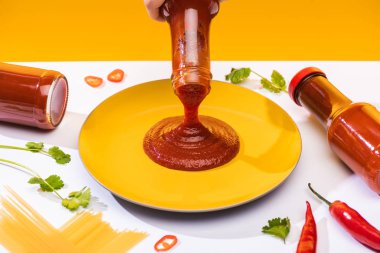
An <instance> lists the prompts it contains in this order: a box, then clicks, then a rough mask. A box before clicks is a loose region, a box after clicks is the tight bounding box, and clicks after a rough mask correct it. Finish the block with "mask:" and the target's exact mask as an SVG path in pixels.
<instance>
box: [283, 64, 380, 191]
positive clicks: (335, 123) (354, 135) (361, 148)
mask: <svg viewBox="0 0 380 253" xmlns="http://www.w3.org/2000/svg"><path fill="white" fill-rule="evenodd" d="M289 94H290V97H291V98H292V99H293V100H294V102H295V103H296V104H298V105H299V106H303V107H305V108H306V109H308V110H309V111H310V112H311V113H312V114H313V115H314V116H315V117H316V118H317V119H318V120H319V122H320V123H322V125H323V126H324V127H325V128H326V130H327V134H328V141H329V144H330V147H331V149H332V150H333V151H334V152H335V153H336V155H337V156H338V157H339V158H340V159H341V160H342V161H343V162H344V163H345V164H346V165H347V166H348V167H350V168H351V169H352V170H353V171H354V172H355V173H356V174H357V175H359V176H361V177H362V178H363V180H364V181H365V182H366V183H367V185H368V186H369V187H370V188H371V189H372V190H373V191H375V192H376V193H378V194H380V112H379V111H378V110H377V109H376V108H375V107H374V106H373V105H371V104H368V103H354V102H352V101H351V100H350V99H349V98H347V97H346V96H345V95H343V94H342V93H341V92H340V91H339V90H338V89H337V88H335V87H334V86H333V85H332V84H331V83H330V82H329V81H328V80H327V77H326V75H325V73H324V72H322V71H321V70H320V69H318V68H315V67H309V68H305V69H303V70H301V71H300V72H298V73H297V74H296V75H295V76H294V77H293V79H292V80H291V82H290V85H289Z"/></svg>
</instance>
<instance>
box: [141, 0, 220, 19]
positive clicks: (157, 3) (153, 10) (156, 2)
mask: <svg viewBox="0 0 380 253" xmlns="http://www.w3.org/2000/svg"><path fill="white" fill-rule="evenodd" d="M223 1H224V0H220V1H219V2H223ZM164 2H165V0H144V4H145V7H146V10H147V11H148V15H149V16H150V17H151V18H152V19H154V20H157V21H164V18H163V17H162V16H161V15H160V7H161V5H162V4H163V3H164Z"/></svg>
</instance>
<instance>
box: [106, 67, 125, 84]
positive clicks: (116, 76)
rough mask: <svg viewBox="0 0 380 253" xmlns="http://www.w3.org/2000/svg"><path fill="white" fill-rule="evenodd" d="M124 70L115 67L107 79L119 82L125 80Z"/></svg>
mask: <svg viewBox="0 0 380 253" xmlns="http://www.w3.org/2000/svg"><path fill="white" fill-rule="evenodd" d="M123 78H124V71H123V70H121V69H115V70H113V71H112V72H111V73H109V74H108V76H107V79H108V81H110V82H114V83H118V82H121V81H123Z"/></svg>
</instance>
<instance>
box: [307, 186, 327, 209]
mask: <svg viewBox="0 0 380 253" xmlns="http://www.w3.org/2000/svg"><path fill="white" fill-rule="evenodd" d="M307 185H308V186H309V189H310V191H311V192H312V193H314V195H315V196H317V197H318V198H319V199H320V200H322V201H323V202H325V203H326V204H327V205H328V206H331V204H332V203H331V202H330V201H328V200H327V199H325V198H324V197H322V195H320V194H319V193H318V192H316V191H315V190H314V189H313V188H312V187H311V184H310V183H308V184H307Z"/></svg>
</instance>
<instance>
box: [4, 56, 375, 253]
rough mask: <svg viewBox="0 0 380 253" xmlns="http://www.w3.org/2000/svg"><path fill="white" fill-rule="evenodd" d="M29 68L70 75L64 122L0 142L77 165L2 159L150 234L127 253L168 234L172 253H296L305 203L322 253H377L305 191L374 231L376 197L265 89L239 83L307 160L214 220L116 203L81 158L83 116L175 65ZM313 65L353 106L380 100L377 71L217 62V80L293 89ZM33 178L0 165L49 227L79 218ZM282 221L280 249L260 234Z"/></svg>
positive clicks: (10, 131) (304, 119) (25, 156)
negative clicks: (263, 103)
mask: <svg viewBox="0 0 380 253" xmlns="http://www.w3.org/2000/svg"><path fill="white" fill-rule="evenodd" d="M18 64H22V63H18ZM23 64H25V65H28V66H35V67H41V68H47V69H54V70H58V71H60V72H62V73H64V74H65V75H66V77H67V78H68V81H69V85H70V96H69V105H68V114H67V115H66V117H65V119H64V121H63V122H62V124H61V125H60V127H59V128H58V129H56V130H55V131H53V132H50V133H44V132H41V131H34V130H31V129H29V128H22V127H14V126H12V125H9V124H0V143H3V144H8V145H10V144H17V145H24V143H25V140H27V141H29V140H35V141H44V142H45V143H47V144H50V145H59V146H62V147H65V149H66V151H68V152H69V153H70V154H71V155H72V158H73V161H72V162H71V163H70V164H68V165H66V166H59V165H56V164H55V163H54V162H53V161H51V160H50V159H48V158H47V157H43V156H42V157H41V156H38V155H37V156H36V155H35V154H32V153H22V155H20V153H19V151H10V150H1V149H0V157H4V158H7V159H14V160H16V161H18V162H20V163H24V164H28V165H30V167H32V168H36V170H38V171H39V172H40V173H41V174H42V175H49V174H52V173H56V174H59V175H61V176H62V178H63V180H64V181H65V182H67V183H68V186H65V188H64V189H63V190H62V191H63V193H67V192H68V191H71V190H76V189H77V188H80V187H82V186H83V185H88V186H90V187H91V189H92V191H93V195H94V196H96V197H97V198H98V200H97V201H92V202H93V204H92V206H91V207H92V208H93V209H94V210H95V211H103V212H104V219H105V220H107V221H109V222H111V224H112V226H113V227H115V228H119V229H138V230H141V231H146V232H148V233H149V234H150V236H149V237H148V238H147V239H145V240H144V241H143V242H142V243H141V244H139V245H138V246H136V247H135V248H134V249H133V250H132V251H131V252H135V253H138V252H143V253H147V252H153V245H154V243H155V242H156V241H157V240H158V239H159V238H160V237H161V236H163V235H164V234H167V233H169V234H175V235H177V236H178V238H179V241H180V243H179V245H178V246H177V247H176V248H175V249H173V250H172V252H242V253H243V252H255V250H257V251H256V252H295V248H296V246H297V242H298V237H299V233H300V229H301V228H302V225H303V217H304V212H305V201H306V200H309V201H310V202H311V204H312V207H313V210H314V215H315V218H316V221H317V223H318V232H319V234H318V236H319V238H318V239H319V240H318V252H324V253H327V252H332V253H336V252H345V251H347V252H372V251H371V250H369V249H367V248H365V247H363V246H362V245H361V244H359V243H357V242H356V241H355V240H354V239H352V238H351V237H350V236H349V235H348V234H347V233H346V232H345V231H343V230H342V229H341V228H340V227H339V226H338V225H337V224H336V223H335V221H334V220H333V219H332V218H331V217H330V215H329V213H328V210H327V207H326V206H325V205H321V204H320V202H319V201H317V200H316V199H315V198H314V197H313V196H312V195H311V194H310V192H309V191H308V190H307V182H311V183H312V184H313V186H314V187H315V188H316V189H318V190H319V191H320V192H321V193H324V194H325V195H326V196H328V198H329V199H330V200H334V199H341V200H343V201H346V202H347V203H348V204H349V205H351V206H352V207H354V208H356V209H358V210H359V211H360V212H361V213H362V215H363V216H364V217H366V218H367V219H368V220H369V221H370V222H372V223H373V224H374V225H375V226H377V227H378V228H380V219H379V218H378V211H377V210H379V208H380V201H379V197H378V196H377V195H376V194H375V193H373V192H371V191H370V190H369V189H368V188H367V186H366V185H365V184H364V183H363V182H362V181H361V180H360V179H359V178H358V177H357V176H355V175H352V174H351V173H350V171H349V170H348V169H347V168H346V167H345V166H344V165H343V164H342V163H341V162H340V161H339V160H338V159H337V158H336V157H335V156H334V155H333V154H332V153H331V152H330V150H329V148H328V144H327V140H326V135H325V133H324V130H323V128H322V127H321V126H320V125H319V123H318V122H316V121H315V120H313V119H312V118H310V117H309V114H308V113H307V112H306V111H305V110H304V109H302V108H300V107H298V106H296V105H295V104H294V103H293V102H292V101H291V100H290V99H289V97H288V96H287V95H286V94H282V95H274V94H271V93H269V92H267V91H265V90H261V89H259V90H257V89H255V88H256V87H257V83H256V82H255V81H253V82H248V83H245V84H243V85H244V86H245V87H247V88H250V89H255V90H256V91H257V92H259V93H261V94H262V95H264V96H267V97H269V98H270V99H272V100H273V101H274V102H276V103H277V104H279V105H280V106H281V107H282V108H284V109H285V110H286V111H287V112H288V113H289V114H290V116H291V117H292V118H293V119H294V120H295V121H296V123H297V125H298V127H299V129H300V132H301V136H302V140H303V150H302V155H301V159H300V162H299V164H298V166H297V168H296V169H295V170H294V172H293V173H292V175H291V176H290V177H289V178H288V180H286V181H285V182H284V184H282V185H281V186H280V187H279V188H278V189H277V190H275V191H274V192H272V193H271V194H269V195H267V196H266V197H264V198H262V199H260V200H258V201H255V202H253V203H249V204H247V205H244V206H241V207H237V208H233V209H230V210H225V211H221V212H214V213H208V214H173V213H166V212H160V211H155V210H151V209H146V208H142V207H138V206H136V205H133V204H129V203H127V202H123V201H116V200H115V199H114V198H113V196H112V195H111V194H110V193H108V192H107V191H106V190H104V189H103V188H102V187H101V186H99V185H98V184H97V183H96V182H95V181H94V180H93V179H92V178H91V176H90V175H89V174H88V173H87V171H86V169H85V168H84V166H83V165H82V163H81V162H80V158H79V156H78V151H77V150H76V140H77V134H78V131H79V128H80V126H81V124H82V122H83V120H84V118H85V117H86V115H88V114H89V113H90V112H91V111H92V110H93V109H94V108H95V107H96V106H97V105H98V104H99V103H100V102H101V101H103V100H104V99H106V98H107V97H109V96H110V95H112V94H114V93H116V92H118V91H120V90H123V89H125V88H127V87H130V86H132V85H135V84H139V83H142V82H146V81H150V80H156V79H164V78H169V77H170V74H171V63H170V62H59V63H54V62H43V63H42V62H38V63H37V62H32V63H23ZM307 66H316V67H319V68H321V69H322V70H324V71H325V72H326V74H327V76H328V78H329V80H330V81H331V82H332V83H333V84H334V85H335V86H336V87H338V89H340V90H341V91H342V92H343V93H345V94H346V95H347V96H348V97H350V98H351V99H352V100H354V101H369V102H372V103H375V102H376V101H377V99H379V91H380V88H379V84H378V83H376V82H378V81H377V80H378V78H377V75H378V70H379V69H380V62H213V63H212V72H213V75H214V79H215V80H224V75H225V74H227V73H228V72H229V71H230V68H231V67H235V68H238V67H251V68H252V69H254V70H255V71H257V72H259V73H261V74H263V75H265V76H270V73H271V71H272V70H273V69H276V70H278V71H279V72H280V73H282V74H283V75H284V76H285V78H286V79H287V81H288V82H289V81H290V79H291V77H292V76H293V75H294V74H295V73H296V72H297V71H299V70H300V69H302V68H304V67H307ZM115 68H121V69H123V70H125V72H126V78H125V80H124V81H123V82H122V83H119V84H114V83H108V82H107V81H106V83H105V85H103V86H102V87H100V88H97V89H94V88H91V87H89V86H88V85H86V84H85V83H84V81H83V78H84V77H85V76H86V75H98V76H101V77H103V78H104V79H105V80H106V76H107V74H108V73H109V72H110V71H111V70H113V69H115ZM211 92H212V91H211ZM157 99H159V98H157ZM136 102H138V97H136ZM247 106H254V105H247ZM27 179H28V176H27V175H25V174H23V173H21V172H18V171H15V170H11V169H8V167H5V166H0V183H1V184H6V185H9V186H11V187H12V188H13V189H14V190H16V191H17V192H18V193H19V194H20V195H21V196H23V198H24V199H26V200H27V202H29V203H30V204H31V205H32V206H33V207H34V208H35V209H36V210H37V211H39V212H40V213H41V214H42V215H43V216H44V217H45V218H46V219H47V220H48V221H49V222H51V223H52V224H53V225H55V226H57V227H58V226H60V225H62V224H63V223H64V222H65V221H67V220H68V219H69V218H70V217H72V216H73V214H72V213H70V212H68V211H67V210H65V209H64V208H62V207H61V206H60V204H59V203H57V201H56V200H55V199H54V198H51V197H50V195H47V194H39V193H38V192H37V191H36V190H35V188H36V187H35V186H32V185H28V184H26V181H27ZM253 187H254V186H253ZM277 216H280V217H285V216H289V217H290V219H291V221H292V226H293V227H292V231H291V234H290V236H289V238H288V240H287V244H286V245H284V244H283V243H282V242H281V240H277V239H275V238H272V237H270V236H266V235H264V236H263V235H262V234H261V233H260V229H261V227H262V226H263V225H265V223H266V221H267V220H268V219H271V218H274V217H277ZM0 252H2V249H1V248H0Z"/></svg>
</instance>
